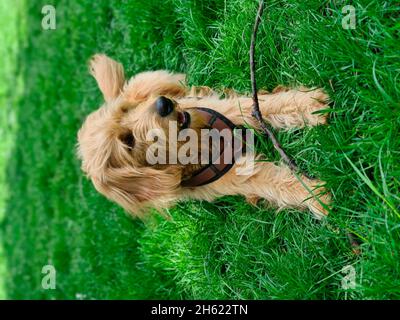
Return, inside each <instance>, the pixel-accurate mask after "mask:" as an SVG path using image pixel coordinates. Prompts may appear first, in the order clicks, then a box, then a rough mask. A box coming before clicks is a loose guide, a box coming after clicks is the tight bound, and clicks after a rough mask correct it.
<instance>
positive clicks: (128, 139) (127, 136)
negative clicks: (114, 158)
mask: <svg viewBox="0 0 400 320" xmlns="http://www.w3.org/2000/svg"><path fill="white" fill-rule="evenodd" d="M119 139H120V140H121V141H122V143H123V144H125V145H126V146H128V147H129V148H130V149H133V147H134V146H135V138H134V137H133V134H132V132H126V133H124V134H122V135H120V136H119Z"/></svg>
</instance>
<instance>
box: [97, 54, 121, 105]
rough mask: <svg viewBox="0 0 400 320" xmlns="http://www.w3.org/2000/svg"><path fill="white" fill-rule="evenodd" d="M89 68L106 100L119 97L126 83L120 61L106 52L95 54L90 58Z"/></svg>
mask: <svg viewBox="0 0 400 320" xmlns="http://www.w3.org/2000/svg"><path fill="white" fill-rule="evenodd" d="M89 70H90V73H91V75H92V76H93V77H94V78H95V79H96V81H97V84H98V86H99V88H100V90H101V92H102V93H103V96H104V100H105V101H106V102H108V101H110V100H112V99H114V98H116V97H118V95H119V94H120V93H121V90H122V88H123V86H124V83H125V76H124V68H123V67H122V65H121V64H120V63H118V62H116V61H115V60H113V59H111V58H109V57H107V56H106V55H104V54H95V55H94V56H93V57H92V58H91V59H90V63H89Z"/></svg>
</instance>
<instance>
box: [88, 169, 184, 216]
mask: <svg viewBox="0 0 400 320" xmlns="http://www.w3.org/2000/svg"><path fill="white" fill-rule="evenodd" d="M169 169H171V170H155V169H152V168H142V169H141V170H137V169H135V168H133V167H130V166H126V167H121V168H108V169H106V170H105V171H104V173H103V174H102V175H101V177H93V178H92V181H93V184H94V186H95V188H96V189H97V190H98V191H99V192H100V193H102V194H103V195H105V196H106V197H107V198H108V199H110V200H112V201H114V202H116V203H118V204H119V205H120V206H122V207H123V208H124V209H125V210H126V211H128V212H129V213H131V214H132V215H133V216H136V217H140V218H142V217H144V214H145V213H146V210H147V209H149V208H150V207H152V208H155V209H158V210H159V211H161V210H162V208H165V207H167V206H168V204H169V203H170V202H171V201H173V199H175V198H176V195H175V192H176V190H177V189H178V187H179V185H180V179H179V177H178V175H177V174H176V172H174V171H173V168H169Z"/></svg>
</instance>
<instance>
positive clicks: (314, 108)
mask: <svg viewBox="0 0 400 320" xmlns="http://www.w3.org/2000/svg"><path fill="white" fill-rule="evenodd" d="M299 91H300V92H299V95H298V98H299V100H300V102H299V103H300V108H301V109H303V110H301V111H302V112H303V115H304V118H305V121H306V123H307V125H308V126H316V125H320V124H326V123H327V120H328V113H327V112H324V111H325V110H326V109H328V108H329V106H328V103H329V96H328V94H327V93H326V92H325V91H324V90H323V89H308V88H304V87H303V88H300V89H299Z"/></svg>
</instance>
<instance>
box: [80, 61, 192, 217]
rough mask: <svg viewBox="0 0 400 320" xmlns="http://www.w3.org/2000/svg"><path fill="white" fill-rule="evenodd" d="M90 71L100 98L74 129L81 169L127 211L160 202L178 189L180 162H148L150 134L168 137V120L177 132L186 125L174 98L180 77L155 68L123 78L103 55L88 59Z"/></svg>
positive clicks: (136, 211) (181, 89) (179, 89)
mask: <svg viewBox="0 0 400 320" xmlns="http://www.w3.org/2000/svg"><path fill="white" fill-rule="evenodd" d="M90 71H91V74H92V75H93V76H94V78H95V79H96V81H97V84H98V86H99V88H100V90H101V92H102V93H103V96H104V100H105V103H104V105H103V106H101V107H100V108H99V109H98V110H96V111H94V112H93V113H91V114H90V115H89V116H88V117H87V118H86V120H85V122H84V124H83V126H82V128H81V129H80V130H79V132H78V155H79V157H80V158H81V160H82V169H83V171H84V172H85V173H86V174H87V176H88V177H89V178H90V179H91V180H92V182H93V184H94V186H95V187H96V189H97V190H98V191H99V192H100V193H102V194H103V195H105V196H106V197H107V198H109V199H111V200H113V201H115V202H117V203H118V204H120V205H121V206H122V207H124V208H125V209H126V210H127V211H129V212H130V213H133V214H135V215H140V214H141V213H143V209H144V208H146V207H147V206H149V205H151V206H152V207H156V208H157V207H159V208H161V207H163V206H164V205H165V203H166V202H169V201H170V200H172V199H173V198H175V194H176V193H177V192H178V190H179V188H180V182H181V175H182V170H181V169H182V166H181V165H180V164H175V165H172V164H150V163H149V159H148V157H147V156H146V155H147V150H148V148H149V147H150V146H151V145H154V141H151V139H149V134H151V132H154V131H155V130H162V132H164V136H165V138H164V139H166V140H168V136H169V134H170V131H169V130H170V127H171V126H170V124H171V121H175V122H176V129H175V130H178V131H179V130H181V129H182V128H184V127H186V126H188V124H189V123H188V122H189V121H190V115H189V114H187V113H185V112H183V111H182V110H181V109H180V107H179V105H178V104H177V103H176V101H175V100H173V97H179V96H183V95H184V94H185V92H186V91H185V90H186V89H185V88H184V86H183V85H181V84H180V81H183V80H184V76H183V75H179V74H178V75H172V74H170V73H168V72H166V71H158V72H155V73H154V72H153V73H141V74H139V75H138V76H136V77H134V78H132V79H131V80H130V81H128V82H126V81H125V76H124V71H123V67H122V65H121V64H119V63H117V62H116V61H114V60H112V59H110V58H108V57H106V56H105V55H95V56H94V57H93V58H92V60H91V62H90ZM158 139H160V137H158ZM165 145H168V143H166V144H165ZM166 151H167V152H166V155H167V157H168V150H166Z"/></svg>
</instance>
